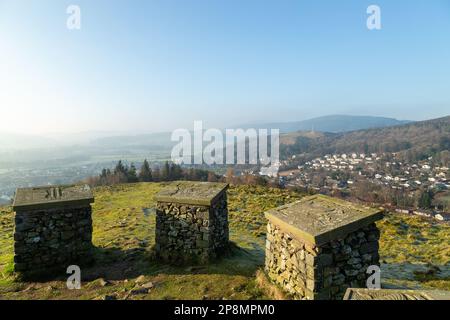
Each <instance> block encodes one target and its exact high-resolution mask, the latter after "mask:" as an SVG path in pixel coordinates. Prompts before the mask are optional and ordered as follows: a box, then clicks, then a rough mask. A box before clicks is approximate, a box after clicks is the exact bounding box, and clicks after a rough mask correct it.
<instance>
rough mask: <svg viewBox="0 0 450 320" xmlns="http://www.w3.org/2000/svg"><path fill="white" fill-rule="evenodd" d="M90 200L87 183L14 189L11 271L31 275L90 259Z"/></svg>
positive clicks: (57, 270)
mask: <svg viewBox="0 0 450 320" xmlns="http://www.w3.org/2000/svg"><path fill="white" fill-rule="evenodd" d="M92 202H94V197H93V195H92V192H91V190H90V188H89V186H87V185H86V186H46V187H36V188H23V189H17V191H16V195H15V198H14V203H13V209H14V211H15V230H14V270H15V271H16V272H19V273H21V274H23V275H24V276H34V275H41V274H49V273H51V272H65V271H66V268H67V267H68V266H69V265H81V264H84V263H87V262H90V261H91V249H92V218H91V212H92V210H91V203H92Z"/></svg>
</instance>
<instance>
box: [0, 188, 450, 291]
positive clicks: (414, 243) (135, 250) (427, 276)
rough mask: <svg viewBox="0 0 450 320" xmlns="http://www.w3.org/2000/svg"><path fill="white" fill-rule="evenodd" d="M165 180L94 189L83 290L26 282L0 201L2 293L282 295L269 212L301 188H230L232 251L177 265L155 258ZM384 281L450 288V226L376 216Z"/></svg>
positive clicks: (59, 283) (61, 282) (8, 211)
mask: <svg viewBox="0 0 450 320" xmlns="http://www.w3.org/2000/svg"><path fill="white" fill-rule="evenodd" d="M163 186H164V184H163V183H139V184H127V185H117V186H113V187H101V188H97V189H95V191H94V192H95V204H94V206H93V221H94V233H93V242H94V245H95V247H96V249H95V258H96V262H95V265H93V266H92V267H90V268H87V269H82V277H83V284H82V289H81V290H68V289H67V288H66V278H65V277H64V275H63V276H62V277H61V278H60V279H59V280H58V281H55V280H53V281H42V282H33V283H28V282H27V283H24V282H20V281H18V280H16V278H15V275H14V273H13V272H12V270H13V262H12V260H13V213H12V212H11V208H10V207H5V208H0V298H4V299H107V298H115V299H262V298H277V297H278V298H279V297H282V294H281V293H280V292H279V291H278V290H277V289H276V288H275V287H273V286H270V285H269V284H268V283H267V281H266V280H265V278H264V276H262V274H261V272H260V270H261V267H262V265H263V264H264V243H265V229H266V221H265V218H264V214H263V213H264V211H266V210H268V209H271V208H275V207H277V206H280V205H283V204H285V203H288V202H292V201H295V200H296V199H299V198H300V197H302V195H301V194H298V193H295V192H291V191H287V190H279V189H270V188H265V187H257V186H232V187H230V189H229V192H228V194H229V202H228V203H229V205H228V208H229V214H230V217H229V220H230V238H231V240H232V241H233V243H234V245H233V246H232V250H231V253H230V254H229V256H227V257H224V258H223V259H221V260H220V261H217V262H216V263H214V264H211V265H209V266H206V267H197V266H192V267H172V266H168V265H163V264H158V263H157V262H156V261H154V259H153V251H152V246H153V244H154V231H155V212H154V209H153V208H154V206H155V203H154V200H153V197H154V195H155V194H156V193H157V192H158V191H159V190H161V188H162V187H163ZM378 226H379V227H380V229H381V248H380V255H381V260H382V262H383V264H382V281H383V286H384V287H407V288H439V289H444V290H450V246H449V245H448V239H450V225H449V224H443V223H437V222H434V221H429V220H425V219H423V218H420V217H410V216H403V215H391V214H388V215H387V216H386V218H385V219H384V220H383V221H380V222H379V223H378Z"/></svg>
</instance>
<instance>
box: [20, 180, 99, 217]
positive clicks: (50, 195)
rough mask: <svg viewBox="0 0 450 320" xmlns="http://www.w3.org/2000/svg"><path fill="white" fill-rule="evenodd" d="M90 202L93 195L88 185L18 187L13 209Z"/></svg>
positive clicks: (43, 207)
mask: <svg viewBox="0 0 450 320" xmlns="http://www.w3.org/2000/svg"><path fill="white" fill-rule="evenodd" d="M92 202H94V196H93V194H92V191H91V188H90V187H89V186H88V185H67V186H45V187H34V188H19V189H17V190H16V195H15V197H14V203H13V209H14V210H15V211H17V210H36V209H46V208H53V207H59V206H67V205H89V204H90V203H92Z"/></svg>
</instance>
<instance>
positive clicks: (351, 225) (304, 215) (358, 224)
mask: <svg viewBox="0 0 450 320" xmlns="http://www.w3.org/2000/svg"><path fill="white" fill-rule="evenodd" d="M266 217H267V219H268V220H269V221H271V222H272V223H274V224H275V225H278V226H280V227H281V228H282V229H284V230H285V231H287V232H289V233H292V235H293V236H295V237H298V238H300V239H303V240H304V241H306V242H309V243H312V244H315V245H322V244H325V243H327V242H330V241H332V240H336V239H341V238H343V237H345V236H346V235H347V234H349V233H351V232H354V231H357V230H358V229H360V228H363V227H366V226H368V225H369V224H371V223H373V222H375V221H377V220H379V219H382V217H383V210H382V209H379V208H370V207H365V206H361V205H357V204H353V203H351V202H347V201H344V200H340V199H336V198H331V197H327V196H324V195H314V196H309V197H305V198H303V199H301V200H300V201H297V202H294V203H291V204H288V205H284V206H281V207H279V208H276V209H272V210H270V211H268V212H266Z"/></svg>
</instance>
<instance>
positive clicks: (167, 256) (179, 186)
mask: <svg viewBox="0 0 450 320" xmlns="http://www.w3.org/2000/svg"><path fill="white" fill-rule="evenodd" d="M227 188H228V185H227V184H224V183H211V182H187V181H182V182H174V183H171V184H170V185H169V186H168V187H167V188H165V189H164V190H162V191H161V192H160V193H159V194H158V195H157V196H156V201H157V205H156V240H155V242H156V247H155V248H156V255H157V257H158V258H159V259H161V260H163V261H165V262H169V263H207V262H208V261H210V260H211V259H214V258H215V257H217V256H219V255H220V254H221V253H222V252H223V251H224V250H225V249H226V248H227V246H228V240H229V238H228V237H229V232H228V206H227V193H226V190H227Z"/></svg>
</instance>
